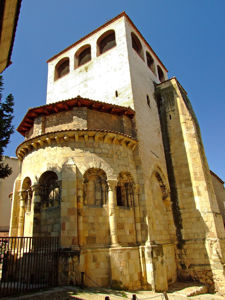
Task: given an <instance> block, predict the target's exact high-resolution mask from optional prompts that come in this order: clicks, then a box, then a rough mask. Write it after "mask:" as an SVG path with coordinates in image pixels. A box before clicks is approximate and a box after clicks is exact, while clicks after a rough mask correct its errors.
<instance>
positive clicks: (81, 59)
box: [78, 47, 91, 66]
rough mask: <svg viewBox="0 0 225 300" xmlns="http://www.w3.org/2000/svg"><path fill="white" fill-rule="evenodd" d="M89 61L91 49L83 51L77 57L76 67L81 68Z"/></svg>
mask: <svg viewBox="0 0 225 300" xmlns="http://www.w3.org/2000/svg"><path fill="white" fill-rule="evenodd" d="M90 60H91V47H88V48H86V49H84V50H83V51H82V52H81V53H80V54H79V55H78V66H82V65H84V64H86V63H87V62H88V61H90Z"/></svg>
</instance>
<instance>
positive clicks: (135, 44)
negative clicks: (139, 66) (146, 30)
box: [131, 32, 144, 59]
mask: <svg viewBox="0 0 225 300" xmlns="http://www.w3.org/2000/svg"><path fill="white" fill-rule="evenodd" d="M131 40H132V47H133V49H134V50H135V51H136V52H137V54H138V55H139V56H140V57H141V58H142V59H144V57H143V49H142V45H141V42H140V40H139V38H138V37H137V36H136V35H135V34H134V33H133V32H132V33H131Z"/></svg>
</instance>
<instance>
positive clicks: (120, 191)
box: [116, 173, 134, 207]
mask: <svg viewBox="0 0 225 300" xmlns="http://www.w3.org/2000/svg"><path fill="white" fill-rule="evenodd" d="M133 185H134V183H133V179H132V177H131V175H130V173H120V175H119V177H118V183H117V187H116V196H117V205H118V206H124V207H132V206H133V203H134V187H133Z"/></svg>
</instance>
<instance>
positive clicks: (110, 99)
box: [10, 13, 225, 294]
mask: <svg viewBox="0 0 225 300" xmlns="http://www.w3.org/2000/svg"><path fill="white" fill-rule="evenodd" d="M48 67H49V68H48V85H47V104H46V105H44V106H40V107H36V108H32V109H29V110H28V112H27V114H26V115H25V117H24V118H23V120H22V122H21V124H20V125H19V127H18V131H19V132H20V133H21V134H22V135H23V136H24V138H25V140H24V142H23V143H22V144H21V145H19V146H18V148H17V156H18V158H19V159H20V161H21V172H20V174H19V176H18V177H17V179H16V181H15V189H14V195H13V207H12V217H11V227H10V234H11V235H13V236H14V235H17V236H58V237H59V238H60V245H61V248H62V249H67V251H69V253H70V255H69V258H68V259H67V258H66V257H67V256H62V261H63V263H62V264H61V270H60V274H59V275H60V282H61V283H64V284H65V283H74V284H77V283H79V282H80V280H81V279H80V278H81V277H80V274H81V272H83V274H84V281H85V284H86V285H88V286H92V285H93V282H95V283H97V284H98V285H100V286H111V287H117V288H118V287H119V288H125V289H140V288H145V289H153V290H157V291H162V290H166V289H167V288H168V285H169V284H171V283H173V282H175V281H176V280H178V279H179V280H187V279H191V280H197V281H200V282H202V283H205V284H206V285H207V286H208V287H209V288H211V289H214V290H218V291H220V292H221V293H222V294H225V278H224V263H225V259H224V250H225V249H224V247H225V244H224V238H225V231H224V227H223V221H222V217H221V214H220V212H219V209H218V205H217V201H216V196H215V192H214V189H213V185H212V181H211V176H210V171H209V168H208V165H207V161H206V157H205V154H204V148H203V144H202V140H201V135H200V130H199V126H198V122H197V120H196V117H195V114H194V112H193V110H192V107H191V104H190V101H189V99H188V97H187V93H186V92H185V90H184V89H183V88H182V86H181V85H180V84H179V82H178V81H177V79H176V78H172V79H168V77H167V69H166V67H165V66H164V65H163V63H162V62H161V61H160V59H159V58H158V56H157V55H156V53H155V52H154V51H153V49H152V48H151V47H150V45H149V44H148V43H147V41H146V40H145V39H144V37H143V36H142V35H141V33H140V32H139V31H138V29H137V28H136V27H135V25H134V24H133V23H132V21H131V20H130V19H129V17H128V16H127V15H126V14H125V13H122V14H120V15H118V16H117V17H115V18H114V19H112V20H111V21H109V22H107V23H106V24H104V25H103V26H101V27H99V28H98V29H96V30H95V31H93V32H92V33H90V34H88V35H87V36H85V37H84V38H82V39H81V40H79V41H78V42H76V43H75V44H73V45H71V46H70V47H68V48H66V49H65V50H63V51H62V52H60V53H58V54H56V55H55V56H54V57H52V58H51V59H50V60H49V61H48ZM61 253H63V252H61Z"/></svg>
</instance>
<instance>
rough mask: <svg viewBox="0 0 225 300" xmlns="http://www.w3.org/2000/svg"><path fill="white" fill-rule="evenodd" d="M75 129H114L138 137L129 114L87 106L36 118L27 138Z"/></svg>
mask: <svg viewBox="0 0 225 300" xmlns="http://www.w3.org/2000/svg"><path fill="white" fill-rule="evenodd" d="M74 129H80V130H82V129H84V130H85V129H93V130H112V131H116V132H121V133H124V134H127V135H130V136H133V137H136V130H135V123H134V121H133V120H132V119H130V118H129V117H127V116H123V117H120V116H118V115H116V114H109V113H104V112H99V111H96V110H91V109H88V108H86V107H74V108H73V109H71V110H69V111H64V112H58V113H54V114H51V115H48V116H40V117H38V118H36V119H35V121H34V125H33V127H32V128H31V129H30V130H29V132H27V134H26V139H31V138H34V137H35V136H38V135H41V134H44V133H49V132H54V131H60V130H74Z"/></svg>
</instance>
